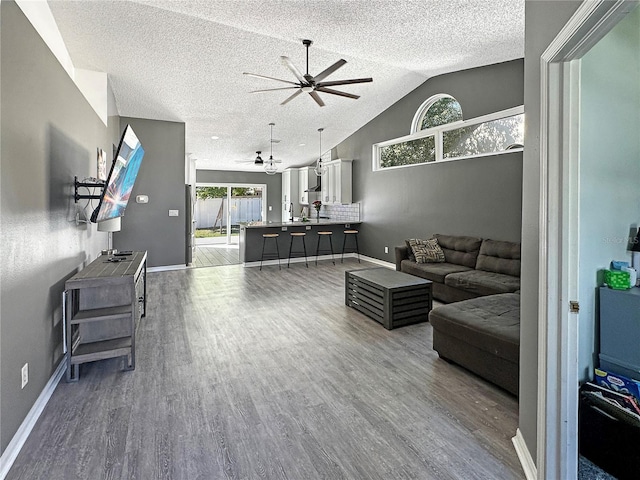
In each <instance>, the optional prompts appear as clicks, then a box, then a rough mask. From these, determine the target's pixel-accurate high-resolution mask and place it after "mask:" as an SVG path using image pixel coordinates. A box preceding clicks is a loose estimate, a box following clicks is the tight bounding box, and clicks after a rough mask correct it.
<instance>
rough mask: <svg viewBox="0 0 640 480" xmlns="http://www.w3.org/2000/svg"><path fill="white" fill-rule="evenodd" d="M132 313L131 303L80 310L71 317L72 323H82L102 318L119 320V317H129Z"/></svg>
mask: <svg viewBox="0 0 640 480" xmlns="http://www.w3.org/2000/svg"><path fill="white" fill-rule="evenodd" d="M130 315H131V305H120V306H117V307H106V308H93V309H89V310H80V311H78V312H77V313H76V314H75V315H74V316H73V318H72V319H71V325H78V324H80V323H86V322H96V321H100V320H117V319H118V318H129V316H130Z"/></svg>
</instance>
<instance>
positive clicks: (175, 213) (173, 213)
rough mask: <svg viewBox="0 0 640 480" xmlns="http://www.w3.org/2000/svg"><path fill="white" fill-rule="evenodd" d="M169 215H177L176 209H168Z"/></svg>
mask: <svg viewBox="0 0 640 480" xmlns="http://www.w3.org/2000/svg"><path fill="white" fill-rule="evenodd" d="M169 216H170V217H177V216H178V210H169Z"/></svg>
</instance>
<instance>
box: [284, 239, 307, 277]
mask: <svg viewBox="0 0 640 480" xmlns="http://www.w3.org/2000/svg"><path fill="white" fill-rule="evenodd" d="M306 235H307V234H306V233H305V232H291V243H290V244H289V260H287V268H289V264H290V263H291V250H292V248H293V239H294V238H296V237H300V238H302V248H303V249H304V264H305V266H306V267H307V268H309V264H308V263H307V244H306V242H305V241H304V237H305V236H306ZM293 253H302V252H293Z"/></svg>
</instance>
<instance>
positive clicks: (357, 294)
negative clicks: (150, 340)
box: [345, 267, 433, 330]
mask: <svg viewBox="0 0 640 480" xmlns="http://www.w3.org/2000/svg"><path fill="white" fill-rule="evenodd" d="M345 303H346V305H347V306H349V307H352V308H355V309H356V310H358V311H359V312H362V313H364V314H365V315H367V316H368V317H370V318H373V319H374V320H375V321H376V322H379V323H381V324H382V325H383V326H384V328H386V329H387V330H391V329H392V328H394V327H401V326H404V325H409V324H412V323H419V322H426V321H427V320H428V319H429V311H430V310H431V306H432V304H433V299H432V296H431V281H430V280H425V279H423V278H419V277H416V276H413V275H409V274H406V273H402V272H396V271H395V270H391V269H389V268H384V267H379V268H365V269H362V270H350V271H347V272H345Z"/></svg>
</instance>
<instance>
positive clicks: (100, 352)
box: [65, 252, 147, 382]
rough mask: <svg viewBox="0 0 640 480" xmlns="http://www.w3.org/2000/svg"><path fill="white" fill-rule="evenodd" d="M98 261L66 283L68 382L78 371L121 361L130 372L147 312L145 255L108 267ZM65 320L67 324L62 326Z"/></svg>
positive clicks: (105, 257)
mask: <svg viewBox="0 0 640 480" xmlns="http://www.w3.org/2000/svg"><path fill="white" fill-rule="evenodd" d="M109 258H110V257H109V256H108V255H101V256H99V257H98V258H97V259H96V260H94V261H93V262H92V263H90V264H89V265H87V267H86V268H84V269H83V270H81V271H80V272H78V273H77V274H76V275H74V276H73V277H71V278H70V279H69V280H67V281H66V283H65V289H66V290H67V292H68V295H67V301H66V314H65V344H66V347H67V381H69V382H74V381H77V380H78V378H79V365H80V364H82V363H86V362H94V361H97V360H105V359H107V358H115V357H125V360H126V361H125V370H133V369H135V343H136V342H135V333H136V327H137V325H138V322H139V321H140V318H142V317H144V316H145V312H146V298H147V294H146V283H147V281H146V277H147V252H132V253H131V255H127V256H122V257H118V258H120V261H118V262H111V261H109ZM67 319H68V320H67Z"/></svg>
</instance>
